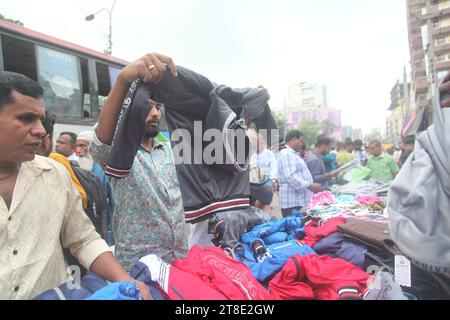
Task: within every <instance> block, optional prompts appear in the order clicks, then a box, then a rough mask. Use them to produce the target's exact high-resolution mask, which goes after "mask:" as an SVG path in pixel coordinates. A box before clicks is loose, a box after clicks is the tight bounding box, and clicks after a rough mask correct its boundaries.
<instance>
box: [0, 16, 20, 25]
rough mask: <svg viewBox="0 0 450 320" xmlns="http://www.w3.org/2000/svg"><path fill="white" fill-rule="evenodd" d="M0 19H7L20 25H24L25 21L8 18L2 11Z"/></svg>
mask: <svg viewBox="0 0 450 320" xmlns="http://www.w3.org/2000/svg"><path fill="white" fill-rule="evenodd" d="M0 20H6V21H9V22H12V23H15V24H18V25H20V26H23V22H22V21H20V20H13V19H8V18H6V17H5V16H4V15H2V14H1V13H0Z"/></svg>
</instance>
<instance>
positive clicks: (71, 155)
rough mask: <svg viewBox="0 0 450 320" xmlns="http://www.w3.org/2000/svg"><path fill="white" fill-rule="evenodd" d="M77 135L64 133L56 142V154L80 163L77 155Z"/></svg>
mask: <svg viewBox="0 0 450 320" xmlns="http://www.w3.org/2000/svg"><path fill="white" fill-rule="evenodd" d="M76 147H77V135H76V134H75V133H73V132H63V133H61V134H60V135H59V137H58V139H57V140H56V148H55V151H56V153H59V154H62V155H63V156H65V157H66V158H67V159H69V160H70V161H78V160H79V159H78V156H77V155H76V152H75V151H76Z"/></svg>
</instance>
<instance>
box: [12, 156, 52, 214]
mask: <svg viewBox="0 0 450 320" xmlns="http://www.w3.org/2000/svg"><path fill="white" fill-rule="evenodd" d="M51 169H52V167H51V166H50V165H49V164H48V163H46V162H45V161H43V160H42V158H41V157H40V156H36V158H35V159H34V161H29V162H24V163H22V165H21V167H20V169H19V174H18V176H17V182H16V186H15V188H14V196H13V198H12V202H11V206H10V209H9V212H10V213H12V212H14V211H15V210H16V209H17V207H18V206H19V204H20V203H21V202H22V200H23V199H24V198H25V196H26V195H27V192H28V190H29V189H30V188H31V187H32V186H33V184H34V182H35V181H36V179H37V177H39V176H40V174H41V173H42V172H43V171H47V170H51Z"/></svg>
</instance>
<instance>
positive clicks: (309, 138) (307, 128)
mask: <svg viewBox="0 0 450 320" xmlns="http://www.w3.org/2000/svg"><path fill="white" fill-rule="evenodd" d="M298 130H300V131H301V132H302V133H303V135H304V138H305V144H306V148H310V147H311V146H312V145H313V144H314V143H316V141H317V137H318V136H319V134H320V133H321V131H322V125H321V123H320V122H318V121H316V120H303V121H302V122H301V123H300V126H299V127H298Z"/></svg>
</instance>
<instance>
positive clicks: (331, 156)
mask: <svg viewBox="0 0 450 320" xmlns="http://www.w3.org/2000/svg"><path fill="white" fill-rule="evenodd" d="M323 163H324V164H325V171H326V172H331V171H334V170H336V163H337V160H336V154H335V153H333V152H329V153H328V154H327V155H326V156H324V157H323Z"/></svg>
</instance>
